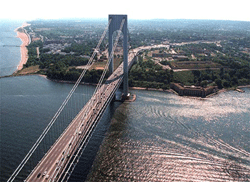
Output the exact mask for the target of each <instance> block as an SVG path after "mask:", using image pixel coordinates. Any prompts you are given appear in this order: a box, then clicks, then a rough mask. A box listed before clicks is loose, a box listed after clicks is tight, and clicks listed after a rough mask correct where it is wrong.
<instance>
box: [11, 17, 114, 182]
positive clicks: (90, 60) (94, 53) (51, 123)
mask: <svg viewBox="0 0 250 182" xmlns="http://www.w3.org/2000/svg"><path fill="white" fill-rule="evenodd" d="M111 21H112V19H110V20H109V23H108V26H107V27H106V28H105V30H104V32H103V34H102V36H101V39H100V41H99V42H98V45H97V46H96V49H95V50H94V52H93V54H92V56H91V58H90V59H89V62H88V64H87V66H90V65H92V63H93V60H94V57H95V55H96V50H98V49H99V47H100V45H101V43H102V41H103V39H104V37H105V35H106V33H107V31H108V27H109V25H110V23H111ZM86 71H87V69H84V70H83V72H82V73H81V75H80V76H79V78H78V80H77V81H76V83H75V85H74V86H73V88H72V89H71V91H70V92H69V94H68V96H67V97H66V99H65V100H64V102H63V103H62V105H61V106H60V108H59V109H58V111H57V112H56V114H55V115H54V117H53V118H52V119H51V121H50V122H49V124H48V125H47V127H46V128H45V129H44V131H43V133H42V134H41V135H40V137H39V138H38V139H37V141H36V142H35V144H34V145H33V146H32V148H31V149H30V151H29V152H28V154H27V155H26V156H25V157H24V159H23V160H22V162H21V163H20V164H19V166H18V167H17V168H16V170H15V171H14V172H13V174H12V175H11V176H10V178H9V179H8V181H7V182H12V181H14V179H15V178H16V176H17V175H18V174H19V172H20V171H21V170H22V168H23V167H24V165H25V164H26V163H27V161H28V160H29V159H30V157H31V156H32V154H33V153H34V151H35V150H36V148H37V147H38V146H39V144H40V143H41V141H42V140H43V139H44V137H45V136H46V134H47V133H48V131H49V130H50V128H51V127H52V125H53V124H54V122H55V121H56V119H57V118H58V116H59V115H60V113H61V112H62V110H63V109H64V107H65V106H66V104H67V103H68V101H69V99H70V98H71V96H72V94H73V93H74V91H75V90H76V88H77V87H78V85H79V84H80V82H81V80H82V78H83V77H84V75H85V73H86Z"/></svg>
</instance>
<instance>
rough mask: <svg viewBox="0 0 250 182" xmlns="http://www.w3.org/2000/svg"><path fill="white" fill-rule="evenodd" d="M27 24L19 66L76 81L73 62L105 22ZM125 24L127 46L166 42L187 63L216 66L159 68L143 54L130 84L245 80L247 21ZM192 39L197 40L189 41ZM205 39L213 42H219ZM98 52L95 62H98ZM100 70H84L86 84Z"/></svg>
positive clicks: (86, 52) (249, 49) (249, 59)
mask: <svg viewBox="0 0 250 182" xmlns="http://www.w3.org/2000/svg"><path fill="white" fill-rule="evenodd" d="M29 23H30V24H31V26H28V27H26V30H27V32H28V33H29V34H30V36H31V38H32V43H31V44H30V45H29V46H28V54H29V59H28V62H27V63H26V65H24V68H27V67H30V66H35V65H39V69H40V71H39V72H38V73H40V74H45V75H47V76H48V78H51V79H60V80H70V81H75V80H76V79H77V77H78V76H79V75H80V73H81V71H82V69H78V68H77V66H84V65H86V64H87V62H88V59H89V57H90V56H91V55H92V53H93V51H94V48H95V47H96V45H97V43H98V41H99V39H100V37H101V34H102V32H103V31H104V28H105V26H106V25H107V20H104V19H102V20H87V19H77V20H74V19H73V20H34V21H31V22H29ZM128 24H129V25H128V27H129V48H130V49H132V48H136V47H139V46H148V45H157V44H169V45H170V49H171V50H173V51H175V52H176V54H182V55H185V56H187V57H188V60H187V61H190V63H191V62H192V61H193V62H195V63H197V62H199V63H202V62H211V63H213V64H214V65H216V67H215V68H216V69H213V67H211V66H205V67H204V68H205V69H200V70H192V69H191V70H189V71H182V72H175V71H174V70H166V69H163V68H162V67H161V66H159V65H158V64H156V63H155V61H154V60H153V59H152V58H151V57H149V56H147V55H146V54H144V55H141V56H140V57H139V60H138V61H137V63H135V64H134V66H133V67H132V68H131V70H130V73H129V75H130V76H129V85H130V86H138V87H148V88H163V89H166V88H169V83H170V82H180V83H183V84H186V85H202V86H206V85H211V84H212V85H217V86H218V87H219V88H228V87H236V86H238V85H245V84H250V71H249V70H250V31H249V30H250V23H249V22H241V21H215V20H159V19H157V20H130V21H129V23H128ZM194 41H196V42H198V43H192V42H194ZM206 41H214V42H218V44H219V45H217V44H215V43H206ZM107 42H108V38H107V37H106V38H105V39H104V43H102V44H101V47H100V50H99V52H100V54H101V55H100V56H101V58H105V57H106V55H104V52H105V51H106V50H107V47H108V46H107ZM178 43H186V44H182V45H177V44H178ZM37 48H39V56H38V53H37ZM163 51H164V50H163ZM100 56H99V58H97V56H96V57H95V60H96V61H98V60H99V59H100ZM196 61H197V62H196ZM161 64H162V65H170V67H171V66H173V65H183V64H184V63H183V62H181V61H180V60H179V61H178V60H171V61H169V60H167V59H163V60H162V61H161ZM185 64H186V63H185ZM187 65H188V64H187ZM211 65H212V64H211ZM101 72H102V71H101V70H95V69H91V70H89V71H88V72H87V77H86V79H85V82H90V83H91V82H92V83H96V82H97V79H98V77H100V74H101Z"/></svg>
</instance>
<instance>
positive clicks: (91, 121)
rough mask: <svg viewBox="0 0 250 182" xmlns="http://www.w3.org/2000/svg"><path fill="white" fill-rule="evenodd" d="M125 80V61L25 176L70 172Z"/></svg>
mask: <svg viewBox="0 0 250 182" xmlns="http://www.w3.org/2000/svg"><path fill="white" fill-rule="evenodd" d="M141 50H142V49H140V48H137V49H134V50H133V52H132V51H130V52H129V55H128V67H129V69H130V67H131V66H132V64H133V61H134V57H135V55H137V53H138V52H139V51H141ZM122 80H123V64H121V65H120V66H119V67H118V68H117V69H116V70H115V71H114V72H113V74H112V75H111V76H110V77H109V78H108V79H107V81H106V83H105V84H103V85H102V86H101V87H100V89H99V90H98V91H97V92H96V93H95V94H94V95H93V96H92V98H91V99H90V100H89V102H88V103H87V104H86V105H85V106H84V107H83V109H82V110H81V111H80V112H79V113H78V115H77V116H76V117H75V118H74V119H73V120H72V122H71V123H70V125H69V126H68V127H67V128H66V129H65V131H64V132H63V133H62V134H61V136H60V137H59V138H58V139H57V140H56V142H55V143H54V144H53V145H52V146H51V148H50V149H49V151H48V152H47V153H46V154H45V155H44V157H43V158H42V159H41V161H40V162H39V163H38V164H37V166H36V167H35V168H34V169H33V171H32V172H31V173H30V175H29V176H28V177H27V179H26V180H25V181H26V182H36V181H37V182H42V181H59V180H60V181H61V180H62V179H64V177H65V176H66V172H65V171H67V170H68V169H69V168H70V167H69V164H70V163H71V161H72V160H73V159H74V156H75V153H76V152H77V151H78V149H79V148H81V147H82V145H83V146H84V145H86V144H87V143H88V140H89V138H90V137H91V134H92V132H93V130H94V128H95V126H96V124H97V122H98V121H99V119H100V118H101V116H102V114H103V112H104V111H105V109H106V107H107V106H108V105H109V103H110V102H111V100H112V99H113V98H114V96H115V92H116V90H117V89H118V88H119V87H120V85H121V83H122Z"/></svg>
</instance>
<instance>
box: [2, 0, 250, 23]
mask: <svg viewBox="0 0 250 182" xmlns="http://www.w3.org/2000/svg"><path fill="white" fill-rule="evenodd" d="M249 4H250V2H249V0H237V1H236V0H234V1H229V0H209V1H208V0H206V1H205V0H171V1H170V0H151V1H145V0H143V1H142V0H124V2H123V1H120V0H64V1H63V0H60V1H59V0H4V2H1V8H0V19H23V20H33V19H37V18H41V19H59V18H60V19H61V18H107V17H108V14H127V15H128V18H129V19H155V18H160V19H216V20H244V21H250V6H249Z"/></svg>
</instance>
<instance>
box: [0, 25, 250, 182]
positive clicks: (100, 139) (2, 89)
mask: <svg viewBox="0 0 250 182" xmlns="http://www.w3.org/2000/svg"><path fill="white" fill-rule="evenodd" d="M3 24H4V22H1V26H0V27H1V30H4V31H2V32H4V33H3V34H2V35H0V36H1V37H0V68H1V72H0V76H5V75H10V74H12V73H13V72H14V71H15V70H16V67H17V65H18V63H19V61H20V59H21V55H20V47H18V45H19V46H20V45H21V41H20V39H18V38H16V37H15V36H16V33H15V32H14V29H15V28H17V27H18V26H20V25H21V24H22V23H11V25H10V24H9V25H7V24H6V22H5V24H4V25H3ZM72 86H73V85H71V84H65V83H56V82H52V81H50V80H48V79H46V78H44V77H41V76H22V77H9V78H1V79H0V181H6V180H7V179H8V177H10V175H11V173H12V172H13V171H14V170H15V168H16V167H17V166H18V165H19V163H20V162H21V161H22V159H23V158H24V156H25V155H26V154H27V152H28V151H29V150H30V148H31V146H32V145H33V144H34V142H35V141H36V140H37V138H38V137H39V136H40V134H41V133H42V131H43V130H44V128H45V127H46V126H47V124H48V123H49V121H50V120H51V118H52V117H53V115H54V114H55V112H56V111H57V109H58V108H59V106H60V105H61V103H62V102H63V100H64V99H65V97H66V96H67V94H68V92H69V91H70V89H71V88H72ZM243 90H244V91H245V93H238V92H235V91H228V92H224V93H220V94H218V95H216V96H213V97H211V98H206V99H199V98H188V97H179V96H177V95H174V94H170V93H166V92H158V91H144V90H138V91H136V90H132V91H131V92H132V93H133V94H136V95H137V99H136V101H135V102H131V103H123V104H120V103H113V104H111V105H110V106H109V107H108V109H107V110H106V112H105V114H104V117H103V118H102V120H101V121H100V123H99V124H98V126H97V128H96V131H95V133H94V134H93V137H92V141H90V144H89V145H88V147H87V148H86V150H85V151H84V153H83V155H82V157H81V160H80V161H79V164H78V165H77V167H76V169H75V171H74V172H73V174H72V177H71V179H70V181H84V180H85V179H87V180H88V181H202V180H203V181H249V179H250V140H249V138H250V89H249V88H244V89H243ZM93 91H94V87H92V86H84V85H80V86H79V88H78V89H77V90H76V93H75V94H74V96H73V99H72V101H71V102H70V103H69V104H68V105H67V111H69V112H65V113H63V114H62V117H61V118H59V120H60V121H62V122H59V123H58V124H56V125H55V127H54V128H52V133H51V134H50V136H49V138H52V139H47V140H46V141H45V142H44V144H42V147H41V148H40V151H41V152H38V153H37V154H36V155H37V158H36V157H34V159H33V160H34V161H33V162H30V164H29V165H30V168H29V169H27V170H26V172H24V174H23V177H25V175H27V173H28V172H29V171H30V170H31V169H32V166H34V165H35V164H36V163H37V161H35V160H39V157H41V156H43V154H44V152H45V151H46V150H47V149H48V148H49V147H50V145H51V143H53V140H55V139H56V138H57V136H59V135H60V133H61V132H62V131H63V130H64V128H65V127H66V126H67V125H68V122H69V121H70V119H72V118H73V117H74V115H75V114H76V113H77V112H78V111H79V109H81V108H82V107H83V105H84V103H86V102H87V100H88V99H89V98H90V96H91V93H92V92H93ZM99 146H100V148H99ZM96 153H97V155H96ZM93 161H94V163H93ZM92 164H93V166H92ZM90 170H91V171H90ZM19 179H20V181H21V180H23V178H22V177H21V178H19Z"/></svg>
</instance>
